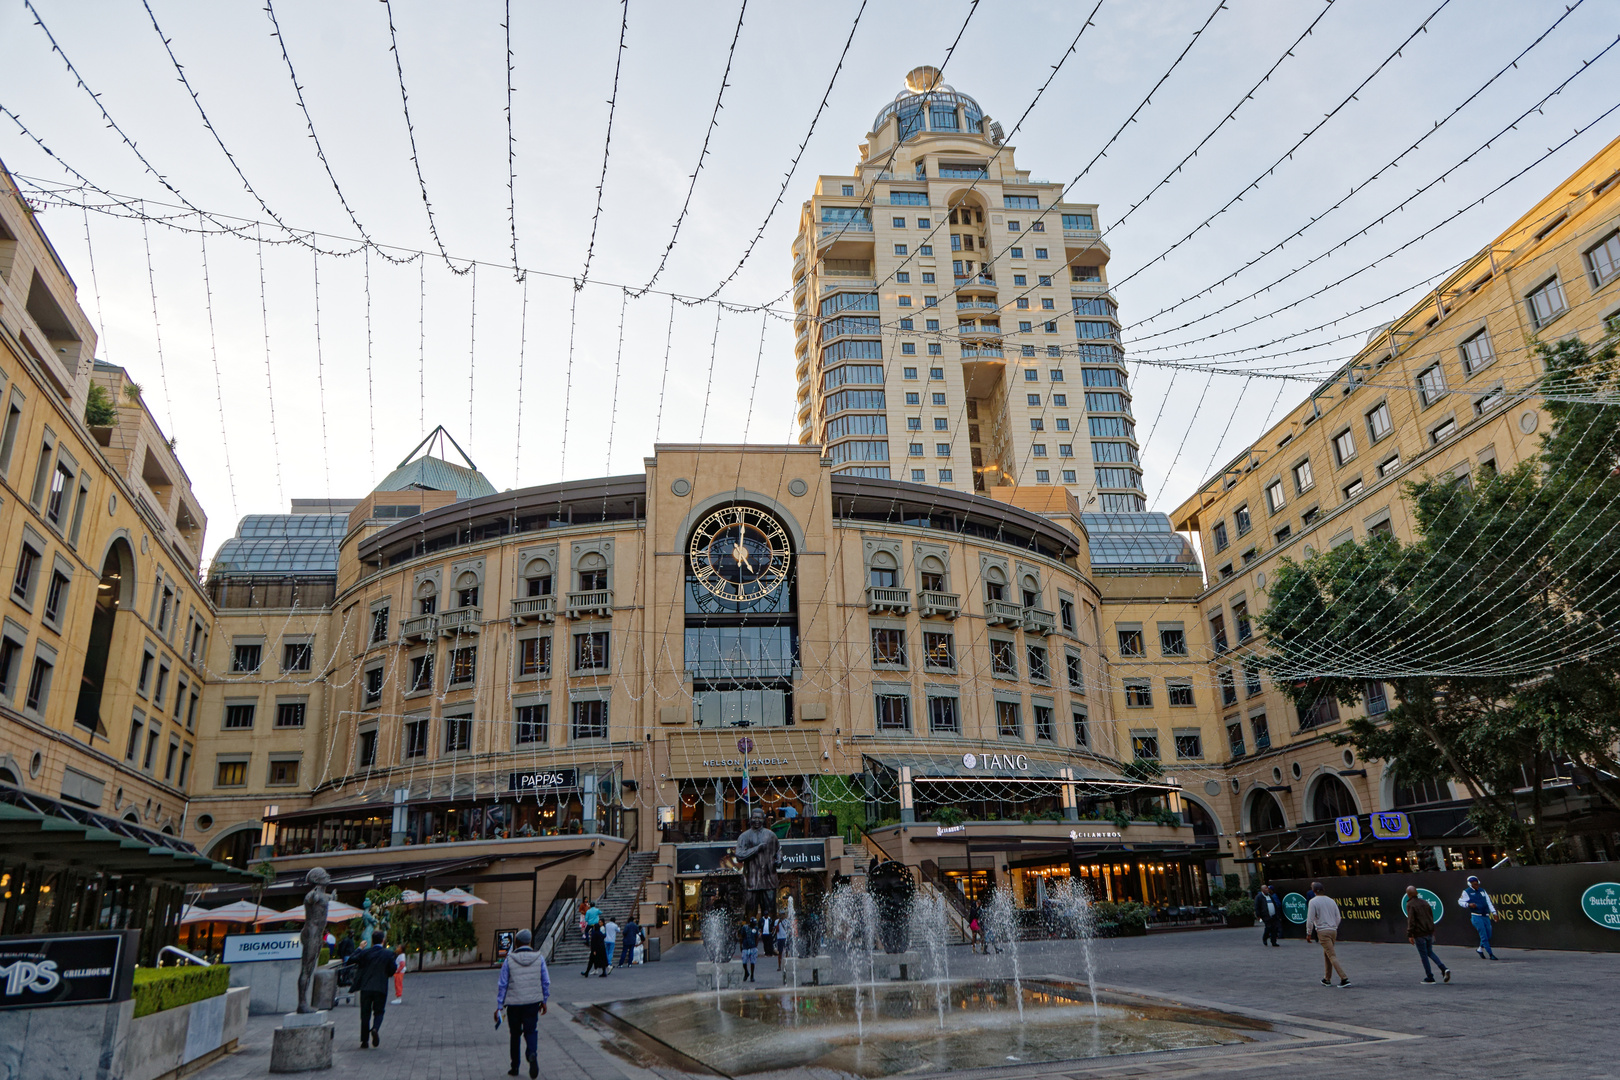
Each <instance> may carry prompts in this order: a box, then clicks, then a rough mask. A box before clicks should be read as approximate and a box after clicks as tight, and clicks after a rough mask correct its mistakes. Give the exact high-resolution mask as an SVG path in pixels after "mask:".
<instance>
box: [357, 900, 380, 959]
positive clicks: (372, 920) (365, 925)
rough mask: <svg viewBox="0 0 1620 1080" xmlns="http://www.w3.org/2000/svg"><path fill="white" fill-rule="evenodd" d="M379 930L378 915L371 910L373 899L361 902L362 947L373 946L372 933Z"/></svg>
mask: <svg viewBox="0 0 1620 1080" xmlns="http://www.w3.org/2000/svg"><path fill="white" fill-rule="evenodd" d="M375 929H377V913H376V912H374V911H372V910H371V897H369V896H368V897H366V898H365V899H364V900H362V901H360V947H361V948H362V949H363V948H365V947H366V946H368V945H370V944H371V932H372V931H373V930H375Z"/></svg>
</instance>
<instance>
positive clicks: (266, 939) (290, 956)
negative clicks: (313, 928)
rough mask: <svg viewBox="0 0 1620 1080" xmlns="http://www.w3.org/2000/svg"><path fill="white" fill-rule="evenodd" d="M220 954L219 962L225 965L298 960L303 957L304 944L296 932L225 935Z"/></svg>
mask: <svg viewBox="0 0 1620 1080" xmlns="http://www.w3.org/2000/svg"><path fill="white" fill-rule="evenodd" d="M220 953H221V955H220V962H221V963H225V964H258V963H262V962H264V961H266V960H298V959H300V958H302V957H303V955H304V943H303V941H302V940H301V938H300V934H299V932H298V931H297V930H290V931H288V932H287V933H284V934H226V935H225V944H224V946H223V947H222V948H221V950H220Z"/></svg>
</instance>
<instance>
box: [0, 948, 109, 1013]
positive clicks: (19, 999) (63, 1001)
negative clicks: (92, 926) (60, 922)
mask: <svg viewBox="0 0 1620 1080" xmlns="http://www.w3.org/2000/svg"><path fill="white" fill-rule="evenodd" d="M139 937H140V931H139V930H125V931H117V932H114V933H95V932H91V933H87V934H46V935H41V936H39V937H16V938H7V939H5V940H4V941H0V1009H39V1008H46V1007H49V1006H52V1005H99V1004H104V1003H111V1002H115V1001H128V1000H129V998H130V995H131V993H132V991H133V984H134V980H135V943H136V942H137V941H138V940H139Z"/></svg>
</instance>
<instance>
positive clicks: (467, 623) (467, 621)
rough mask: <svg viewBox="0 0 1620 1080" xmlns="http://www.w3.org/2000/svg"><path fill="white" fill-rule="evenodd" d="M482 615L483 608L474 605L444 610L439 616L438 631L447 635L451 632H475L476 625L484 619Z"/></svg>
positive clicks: (476, 631) (476, 629)
mask: <svg viewBox="0 0 1620 1080" xmlns="http://www.w3.org/2000/svg"><path fill="white" fill-rule="evenodd" d="M483 615H484V612H483V609H482V608H475V607H464V608H456V609H455V610H454V611H446V612H445V613H444V614H442V615H440V616H439V633H440V634H441V635H444V636H447V637H448V636H449V635H451V634H476V633H478V625H479V624H480V623H482V622H483V621H484V619H483Z"/></svg>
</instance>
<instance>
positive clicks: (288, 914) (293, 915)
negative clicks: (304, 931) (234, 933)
mask: <svg viewBox="0 0 1620 1080" xmlns="http://www.w3.org/2000/svg"><path fill="white" fill-rule="evenodd" d="M303 921H304V909H303V907H302V906H299V907H295V908H288V909H287V910H286V911H277V910H275V909H274V908H264V909H262V913H261V914H260V915H259V917H258V918H257V919H254V920H253V925H255V926H265V925H267V924H269V923H278V922H303Z"/></svg>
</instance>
